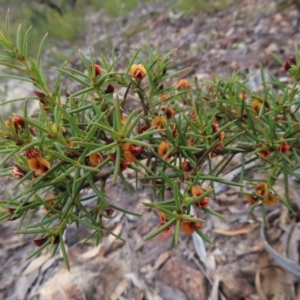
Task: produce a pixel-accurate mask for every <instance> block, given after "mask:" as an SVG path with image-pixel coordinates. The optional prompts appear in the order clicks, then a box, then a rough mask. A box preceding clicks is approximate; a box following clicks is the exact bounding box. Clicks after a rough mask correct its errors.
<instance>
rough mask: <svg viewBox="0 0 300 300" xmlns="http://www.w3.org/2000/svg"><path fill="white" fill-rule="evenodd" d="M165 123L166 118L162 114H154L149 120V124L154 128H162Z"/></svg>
mask: <svg viewBox="0 0 300 300" xmlns="http://www.w3.org/2000/svg"><path fill="white" fill-rule="evenodd" d="M166 125H167V120H166V118H165V117H163V116H156V117H154V118H153V119H152V121H151V126H152V127H154V128H156V129H164V128H165V126H166Z"/></svg>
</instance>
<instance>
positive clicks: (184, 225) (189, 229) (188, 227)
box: [181, 215, 202, 235]
mask: <svg viewBox="0 0 300 300" xmlns="http://www.w3.org/2000/svg"><path fill="white" fill-rule="evenodd" d="M191 217H195V216H194V215H191ZM195 228H197V229H201V228H202V224H201V222H190V221H186V220H183V221H182V222H181V229H182V231H183V232H184V233H185V234H186V235H191V234H193V233H194V231H195Z"/></svg>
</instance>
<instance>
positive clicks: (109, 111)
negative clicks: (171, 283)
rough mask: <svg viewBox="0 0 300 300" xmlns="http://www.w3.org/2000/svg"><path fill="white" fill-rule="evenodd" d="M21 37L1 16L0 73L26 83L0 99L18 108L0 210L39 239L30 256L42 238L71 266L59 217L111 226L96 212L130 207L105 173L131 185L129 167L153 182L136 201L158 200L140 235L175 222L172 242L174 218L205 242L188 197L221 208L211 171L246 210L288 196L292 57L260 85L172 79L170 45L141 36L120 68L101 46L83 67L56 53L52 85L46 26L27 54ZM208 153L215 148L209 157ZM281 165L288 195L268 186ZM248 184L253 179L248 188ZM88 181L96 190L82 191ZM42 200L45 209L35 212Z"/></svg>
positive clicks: (7, 137)
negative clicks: (252, 166)
mask: <svg viewBox="0 0 300 300" xmlns="http://www.w3.org/2000/svg"><path fill="white" fill-rule="evenodd" d="M28 37H29V30H27V31H26V33H25V35H24V36H23V37H21V30H20V29H19V30H18V32H17V38H16V43H15V44H14V43H13V42H12V41H11V39H10V33H9V26H8V25H7V30H6V32H5V33H2V32H0V44H1V45H2V50H4V51H2V52H3V54H2V55H1V57H0V64H1V65H3V66H5V67H7V70H8V72H7V74H2V75H1V77H2V78H3V77H4V78H10V79H14V80H16V81H19V80H21V81H26V82H30V83H32V96H31V97H23V98H22V97H20V98H19V99H13V100H8V101H6V102H4V103H2V104H1V105H9V104H10V103H12V102H16V101H18V103H20V104H22V105H23V113H22V114H12V115H11V116H10V117H8V118H7V119H6V120H3V119H2V118H1V119H0V126H1V130H0V138H1V146H0V154H1V155H2V160H1V170H0V175H1V176H10V177H14V179H13V178H12V179H13V180H15V189H14V190H15V191H16V193H15V195H13V196H12V197H9V199H6V200H5V199H3V200H1V201H0V205H1V206H0V208H1V217H0V220H1V221H4V220H15V219H19V220H20V229H19V230H18V231H17V233H19V234H25V235H27V234H32V235H34V236H35V237H34V243H35V245H36V246H38V248H37V250H36V251H35V252H34V253H32V255H30V257H32V256H34V255H36V254H37V253H39V252H40V251H41V250H42V249H44V248H45V247H47V246H50V249H51V251H52V253H53V254H54V253H55V252H56V251H57V249H58V247H59V246H60V247H61V250H62V253H63V256H64V259H65V262H66V265H67V266H68V268H69V264H68V259H67V254H66V250H65V245H64V240H63V234H64V232H65V230H66V228H67V226H68V224H72V223H76V224H77V225H79V224H82V225H83V226H86V227H88V228H90V229H91V230H92V231H93V232H92V234H91V235H90V236H88V237H87V239H89V238H91V237H93V238H96V241H97V243H100V242H101V239H102V236H103V234H104V233H105V232H107V233H111V231H110V230H109V229H108V228H106V227H105V222H103V220H104V219H107V218H111V216H112V215H113V213H114V210H120V211H122V212H125V213H126V214H132V215H138V214H137V213H135V212H132V211H128V210H126V207H118V206H116V205H114V204H113V203H111V201H110V199H108V198H107V197H106V196H105V187H106V182H107V180H110V179H112V180H113V182H116V181H120V182H121V183H122V184H123V185H124V186H125V188H126V189H127V190H128V192H129V193H131V189H130V187H129V184H128V182H127V181H126V177H125V176H124V174H123V172H124V170H126V169H132V170H133V171H134V172H135V173H136V176H140V177H141V178H143V182H145V183H147V184H149V185H151V186H152V188H153V193H154V199H156V201H155V202H153V203H145V206H148V207H150V208H153V209H155V210H157V211H158V212H159V221H158V226H157V229H156V230H154V231H153V232H151V233H150V234H149V235H148V236H146V237H145V240H149V239H151V238H153V237H154V236H156V235H158V234H160V233H162V232H164V231H168V230H170V229H172V230H173V238H172V241H171V247H172V246H174V245H175V244H177V243H178V240H179V235H180V232H181V230H182V231H183V232H184V233H185V234H192V233H194V232H195V233H197V234H199V235H200V236H201V237H202V238H203V239H204V240H206V241H207V242H210V241H209V239H208V237H207V236H206V235H204V234H203V232H202V231H201V228H202V226H203V223H204V222H205V217H204V218H203V219H200V218H198V217H197V215H196V213H192V211H193V210H192V207H194V208H195V211H196V212H197V211H200V210H201V211H202V212H204V214H202V215H205V213H207V214H213V215H216V216H218V217H221V218H222V217H223V216H222V215H220V214H218V213H217V212H215V211H214V210H212V209H211V208H210V205H209V204H210V196H212V195H213V194H214V184H215V183H216V182H220V183H223V184H226V185H231V186H237V187H239V188H240V194H241V195H242V196H244V197H245V199H246V200H248V201H249V203H250V205H251V210H250V212H252V211H253V209H255V207H257V206H259V205H260V206H262V208H263V209H262V212H263V218H264V220H265V218H266V210H265V207H266V206H267V205H273V204H277V203H278V202H281V203H282V204H283V205H286V206H287V207H288V208H290V202H289V198H288V188H289V182H288V176H289V175H292V176H295V177H296V178H297V179H299V178H300V175H299V174H298V173H297V172H296V169H297V168H299V165H300V163H299V151H300V143H299V142H300V141H299V131H300V123H299V117H300V114H299V107H300V106H299V91H298V89H297V81H298V80H299V74H300V64H299V58H298V57H297V58H295V57H291V58H289V60H288V61H287V62H286V63H285V64H284V68H285V70H286V71H287V72H290V74H291V75H293V76H294V78H295V82H294V84H293V85H291V86H288V85H285V84H282V83H280V82H279V81H278V80H277V79H276V78H275V77H273V76H272V75H270V76H271V77H270V78H271V80H270V82H268V84H267V82H266V80H265V75H264V70H263V69H261V76H262V80H263V87H262V91H260V92H257V93H253V92H251V91H250V90H249V88H248V86H247V85H246V83H245V82H246V81H245V80H241V78H240V77H239V76H238V74H233V75H232V77H231V78H229V79H228V80H223V79H221V78H218V77H216V78H215V79H214V80H213V81H211V82H206V83H202V84H200V83H199V82H197V80H195V81H194V82H191V81H188V80H187V79H185V78H181V79H180V80H179V81H177V80H176V78H179V77H180V74H181V73H182V72H184V71H185V70H180V71H174V72H169V66H170V64H171V59H170V57H171V55H173V53H174V51H171V52H169V53H168V54H166V55H165V56H164V57H160V56H159V55H157V54H156V53H153V52H152V51H151V49H149V48H148V47H144V48H143V49H139V50H137V51H135V52H134V53H133V54H132V58H131V60H130V61H129V63H128V65H127V66H126V67H125V68H124V69H123V70H120V69H119V68H117V67H116V62H117V60H118V58H115V57H114V55H113V54H112V57H111V60H107V59H106V58H104V57H101V59H100V60H99V62H96V60H95V58H94V55H93V53H92V52H91V53H90V55H89V57H87V56H86V55H84V54H83V53H80V57H81V60H82V64H83V65H84V67H85V71H84V72H81V71H79V70H77V69H73V68H70V67H68V66H67V65H66V64H64V65H63V66H62V67H60V68H57V79H56V81H55V82H54V83H53V86H51V85H52V83H51V82H49V80H48V79H47V78H46V77H45V76H44V70H43V64H42V62H43V59H42V49H43V44H44V41H45V38H44V39H43V40H42V41H41V44H40V47H39V50H38V52H37V54H36V59H33V58H31V57H29V56H28V50H27V45H30V43H29V42H28ZM280 62H281V61H280ZM281 63H282V62H281ZM64 78H68V79H69V80H71V81H72V82H73V83H76V85H75V86H76V91H69V92H68V93H67V94H66V95H65V96H64V95H63V93H62V89H63V86H64V85H65V83H64V82H65V81H64ZM122 89H123V90H124V91H125V92H124V93H123V95H122V96H121V93H120V92H119V91H121V90H122ZM34 101H38V103H39V107H40V110H39V112H38V114H37V115H33V116H30V115H28V106H29V105H31V103H33V102H34ZM132 107H135V109H132ZM236 155H240V156H241V163H240V166H236V167H235V168H237V167H240V168H241V171H240V178H238V180H235V181H229V180H225V179H224V178H222V177H221V176H220V174H221V173H222V172H223V171H224V169H225V167H227V166H228V165H229V163H230V161H231V160H232V159H233V158H234V156H236ZM215 156H220V157H221V158H220V160H219V161H218V163H215V164H213V163H212V160H213V157H215ZM253 161H256V162H257V169H259V170H261V172H262V175H263V176H262V178H251V177H247V176H246V174H245V172H244V171H245V167H246V166H247V165H248V164H249V163H252V162H253ZM204 166H205V168H204ZM281 174H283V175H282V176H283V178H284V181H285V195H286V196H285V198H282V197H280V196H279V195H278V194H277V193H276V192H275V191H274V189H273V186H274V183H275V182H276V180H277V178H278V177H279V176H280V175H281ZM246 185H247V186H248V187H249V186H251V188H250V190H249V189H248V192H246V191H244V188H245V186H246ZM21 188H22V189H21ZM85 188H90V189H91V190H92V191H93V193H94V195H92V196H86V195H84V194H83V193H81V191H82V190H83V189H85ZM167 189H169V190H172V191H173V198H172V199H169V200H166V199H165V191H166V190H167ZM95 196H96V197H97V203H96V204H95V206H94V207H92V208H88V207H86V206H85V205H84V203H85V201H87V200H89V199H90V198H92V197H95ZM40 209H43V210H44V215H43V216H42V218H41V219H38V220H36V217H37V212H38V211H39V210H40ZM290 209H291V208H290ZM25 216H26V218H25Z"/></svg>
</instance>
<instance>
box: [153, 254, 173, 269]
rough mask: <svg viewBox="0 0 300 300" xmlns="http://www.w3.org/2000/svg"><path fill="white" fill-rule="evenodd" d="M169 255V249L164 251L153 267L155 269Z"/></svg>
mask: <svg viewBox="0 0 300 300" xmlns="http://www.w3.org/2000/svg"><path fill="white" fill-rule="evenodd" d="M169 257H170V251H166V252H163V253H162V254H161V255H160V256H159V257H158V259H157V260H156V261H155V264H154V266H153V269H154V270H157V269H158V268H159V267H160V266H162V265H163V264H164V263H165V262H166V261H167V259H168V258H169Z"/></svg>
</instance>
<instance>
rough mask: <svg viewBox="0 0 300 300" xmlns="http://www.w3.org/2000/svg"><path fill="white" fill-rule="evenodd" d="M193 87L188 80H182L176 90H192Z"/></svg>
mask: <svg viewBox="0 0 300 300" xmlns="http://www.w3.org/2000/svg"><path fill="white" fill-rule="evenodd" d="M191 87H192V86H191V85H190V83H189V82H188V81H187V79H180V80H179V81H178V83H177V84H176V85H175V88H176V89H190V88H191Z"/></svg>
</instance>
